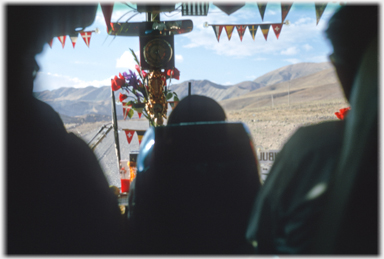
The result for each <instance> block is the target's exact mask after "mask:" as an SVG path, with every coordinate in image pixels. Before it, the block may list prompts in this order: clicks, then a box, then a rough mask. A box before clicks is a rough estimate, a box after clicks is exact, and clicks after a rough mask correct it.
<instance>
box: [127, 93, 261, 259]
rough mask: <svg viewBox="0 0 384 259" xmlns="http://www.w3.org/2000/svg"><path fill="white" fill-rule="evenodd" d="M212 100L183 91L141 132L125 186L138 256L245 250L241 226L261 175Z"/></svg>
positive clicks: (243, 139)
mask: <svg viewBox="0 0 384 259" xmlns="http://www.w3.org/2000/svg"><path fill="white" fill-rule="evenodd" d="M225 118H226V116H225V113H224V110H223V109H222V108H221V106H220V105H219V104H218V103H217V102H216V101H214V100H213V99H211V98H209V97H205V96H198V95H191V96H188V97H185V98H184V99H183V100H181V101H180V103H179V104H178V105H177V106H176V107H175V109H174V110H173V111H172V113H171V115H170V117H169V120H168V123H167V126H165V127H151V128H149V129H148V130H147V132H146V133H145V136H144V138H143V141H142V143H141V146H140V153H139V156H138V159H137V175H136V178H135V179H134V180H133V181H132V183H131V188H130V193H129V197H130V201H129V206H128V207H129V209H128V217H129V225H130V229H129V231H128V233H130V234H131V235H132V236H133V237H132V236H131V237H132V239H133V240H132V241H131V243H133V244H135V245H134V249H135V252H136V253H139V254H173V255H175V254H188V255H191V254H199V255H202V254H210V255H213V254H226V255H229V254H248V253H251V252H252V247H251V246H250V245H249V244H248V243H247V241H246V239H245V230H246V228H247V224H248V218H249V215H250V212H251V209H252V205H253V201H254V199H255V196H256V194H257V192H258V190H259V189H260V186H261V179H260V171H259V169H258V162H257V157H256V156H255V150H254V148H253V141H252V138H251V136H250V134H249V130H248V129H247V128H246V126H245V125H244V124H243V123H239V122H237V123H235V122H234V123H232V122H231V123H229V122H225Z"/></svg>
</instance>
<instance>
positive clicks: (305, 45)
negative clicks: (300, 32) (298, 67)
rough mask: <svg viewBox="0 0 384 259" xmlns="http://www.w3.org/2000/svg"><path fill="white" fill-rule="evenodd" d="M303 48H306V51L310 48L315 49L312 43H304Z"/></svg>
mask: <svg viewBox="0 0 384 259" xmlns="http://www.w3.org/2000/svg"><path fill="white" fill-rule="evenodd" d="M303 49H305V50H306V51H308V50H311V49H313V47H312V46H311V45H309V44H304V45H303Z"/></svg>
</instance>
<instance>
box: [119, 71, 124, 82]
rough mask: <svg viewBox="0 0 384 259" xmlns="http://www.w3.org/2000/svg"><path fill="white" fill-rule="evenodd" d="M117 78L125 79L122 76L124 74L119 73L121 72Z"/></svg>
mask: <svg viewBox="0 0 384 259" xmlns="http://www.w3.org/2000/svg"><path fill="white" fill-rule="evenodd" d="M119 78H120V79H123V80H124V81H125V78H124V76H122V75H121V73H119Z"/></svg>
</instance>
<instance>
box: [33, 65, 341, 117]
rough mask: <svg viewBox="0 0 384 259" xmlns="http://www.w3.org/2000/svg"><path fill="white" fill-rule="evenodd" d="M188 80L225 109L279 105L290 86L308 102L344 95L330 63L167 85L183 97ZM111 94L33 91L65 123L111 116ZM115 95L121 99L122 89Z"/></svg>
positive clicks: (101, 89) (103, 90) (67, 89)
mask: <svg viewBox="0 0 384 259" xmlns="http://www.w3.org/2000/svg"><path fill="white" fill-rule="evenodd" d="M173 82H174V81H173ZM189 83H191V92H192V94H197V95H205V96H208V97H211V98H213V99H215V100H216V101H218V102H220V104H221V105H222V106H223V107H224V108H225V109H242V108H252V107H257V106H263V105H265V100H267V102H268V101H269V99H270V98H271V95H275V98H276V105H277V104H278V98H279V97H282V96H285V95H287V90H288V87H289V88H290V89H289V90H290V95H291V96H292V101H294V100H295V98H296V97H297V96H299V93H300V96H301V99H302V100H301V101H305V96H307V97H308V100H307V101H310V100H313V99H314V98H316V96H317V98H320V99H321V98H325V99H327V98H339V97H342V92H341V91H340V87H339V84H338V81H337V76H336V74H335V71H334V69H333V67H332V65H331V64H330V63H328V62H323V63H299V64H294V65H288V66H284V67H282V68H279V69H276V70H274V71H271V72H269V73H267V74H264V75H263V76H260V77H258V78H256V79H255V80H253V81H244V82H241V83H238V84H235V85H220V84H216V83H213V82H210V81H208V80H189V81H185V82H182V83H179V84H172V85H171V86H168V88H169V89H170V90H172V91H175V92H176V93H177V94H178V96H179V98H180V99H182V98H183V97H185V96H187V95H188V84H189ZM317 88H319V89H320V91H322V92H324V91H325V93H327V94H323V95H321V94H320V95H321V97H319V96H320V95H319V94H316V89H317ZM319 89H317V90H319ZM111 93H112V91H111V87H110V86H103V87H98V88H96V87H93V86H88V87H86V88H72V87H62V88H59V89H57V90H52V91H43V92H34V95H35V96H36V98H38V99H40V100H42V101H44V102H46V103H48V104H49V105H51V106H52V107H53V108H54V109H55V110H56V111H57V112H58V113H59V114H60V115H61V116H62V119H63V120H64V121H65V122H66V121H70V120H71V118H72V119H73V117H75V118H77V119H79V118H81V119H82V120H83V121H87V120H90V121H94V120H101V119H102V118H110V116H111ZM114 94H115V97H116V100H118V95H119V91H116V92H114ZM295 96H296V97H295ZM285 99H287V98H285ZM263 100H264V101H263ZM269 102H270V101H269ZM116 110H117V115H118V118H122V109H121V108H119V105H117V109H116ZM135 116H137V115H135Z"/></svg>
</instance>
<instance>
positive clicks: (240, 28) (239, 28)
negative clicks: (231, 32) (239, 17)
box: [236, 25, 247, 41]
mask: <svg viewBox="0 0 384 259" xmlns="http://www.w3.org/2000/svg"><path fill="white" fill-rule="evenodd" d="M236 29H237V32H238V33H239V37H240V41H243V36H244V33H245V30H246V29H247V26H246V25H237V26H236Z"/></svg>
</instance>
